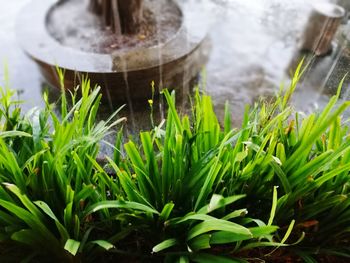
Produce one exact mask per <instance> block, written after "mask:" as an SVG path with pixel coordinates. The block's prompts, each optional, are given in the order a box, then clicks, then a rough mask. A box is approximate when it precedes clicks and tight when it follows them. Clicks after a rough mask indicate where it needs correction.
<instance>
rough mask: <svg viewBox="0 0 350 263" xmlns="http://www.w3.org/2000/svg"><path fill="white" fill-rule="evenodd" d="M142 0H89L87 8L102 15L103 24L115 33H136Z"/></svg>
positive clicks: (138, 27)
mask: <svg viewBox="0 0 350 263" xmlns="http://www.w3.org/2000/svg"><path fill="white" fill-rule="evenodd" d="M142 9H143V0H90V4H89V10H90V11H91V12H93V13H94V14H96V15H102V17H103V21H104V24H105V26H107V27H111V28H112V30H113V32H115V33H116V34H137V33H138V32H139V30H140V25H141V22H142V19H143V17H142V13H143V12H142V11H143V10H142Z"/></svg>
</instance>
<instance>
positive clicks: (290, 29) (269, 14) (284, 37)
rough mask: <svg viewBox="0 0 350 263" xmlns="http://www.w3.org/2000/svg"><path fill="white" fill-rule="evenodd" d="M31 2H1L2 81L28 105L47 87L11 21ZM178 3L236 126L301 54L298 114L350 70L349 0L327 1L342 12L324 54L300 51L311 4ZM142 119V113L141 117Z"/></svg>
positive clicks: (38, 102) (269, 0)
mask: <svg viewBox="0 0 350 263" xmlns="http://www.w3.org/2000/svg"><path fill="white" fill-rule="evenodd" d="M31 1H32V0H13V1H8V0H0V7H1V11H2V12H1V14H0V61H1V70H0V84H4V80H5V79H6V78H5V75H6V74H7V73H6V71H7V72H8V76H9V81H10V86H11V88H13V89H16V90H18V94H19V97H20V99H23V100H24V101H25V104H24V108H25V109H29V108H31V107H33V106H39V107H40V106H42V105H43V101H42V91H43V87H45V86H47V84H46V83H45V80H44V79H43V78H42V77H41V75H40V73H39V70H38V68H37V66H36V65H35V63H33V62H32V61H31V60H30V58H29V57H28V56H26V55H25V54H24V52H23V51H22V49H21V43H19V41H18V40H17V37H16V20H17V18H18V16H21V12H25V11H23V8H24V7H25V6H26V5H27V4H28V3H29V2H31ZM34 1H35V0H34ZM179 2H181V4H182V6H183V7H184V10H183V12H184V13H185V14H186V12H188V13H190V16H191V19H190V20H189V21H190V22H191V21H192V22H193V23H194V24H196V25H200V26H198V29H197V30H199V31H201V30H206V31H207V33H208V34H209V36H210V42H211V50H210V53H209V54H210V55H209V59H208V63H207V65H206V66H205V68H204V71H205V73H202V74H201V77H200V78H201V81H202V83H203V82H205V83H206V85H205V86H206V91H207V93H209V94H210V95H212V96H213V100H214V103H215V106H216V111H217V112H218V113H219V114H222V112H223V110H224V104H225V101H228V102H229V103H230V105H231V110H232V111H233V115H234V116H233V117H234V120H235V124H236V125H237V126H238V125H239V122H240V120H241V116H242V112H243V110H244V105H245V104H247V103H248V104H252V103H253V102H254V101H256V100H257V99H258V98H259V97H260V96H265V97H270V96H272V95H273V94H274V93H275V92H276V91H277V90H278V89H279V86H280V84H281V83H286V84H287V83H288V81H289V78H290V74H291V72H292V71H293V70H294V69H295V65H296V64H297V62H298V61H299V60H300V59H301V58H302V57H303V56H308V60H307V63H309V65H310V66H309V68H308V70H307V71H306V73H305V76H304V78H303V79H302V81H301V83H300V85H299V88H298V90H297V93H296V94H295V98H294V101H293V103H294V105H295V107H296V108H297V109H298V110H301V111H305V112H309V111H312V110H315V109H316V108H319V107H322V106H323V105H324V103H325V102H326V101H327V99H328V97H329V96H330V95H331V94H333V93H334V90H335V89H336V87H337V85H338V83H339V81H340V80H341V79H342V77H343V76H344V74H346V73H347V71H348V70H349V69H350V64H349V61H350V60H349V56H350V44H349V39H350V36H349V35H350V29H349V28H350V27H349V22H348V21H349V20H348V15H347V10H348V8H349V3H348V2H350V1H348V0H344V1H329V2H333V3H334V2H337V4H338V5H339V6H342V7H343V8H344V10H345V12H346V13H345V14H344V16H342V19H341V22H340V25H339V26H338V27H337V28H336V29H334V30H335V31H336V32H335V35H334V37H333V40H332V42H331V45H332V48H331V50H330V51H329V52H328V53H327V54H325V55H322V56H314V54H311V55H310V53H307V54H306V55H305V54H303V53H302V52H300V50H301V49H300V48H301V43H302V41H303V37H304V35H303V34H304V33H305V30H306V28H307V26H308V24H309V23H310V17H311V14H312V12H313V11H314V7H313V6H312V4H311V1H306V0H187V1H186V0H180V1H179ZM6 68H7V69H6ZM348 86H349V85H348V82H346V83H345V87H344V92H343V99H347V98H348V97H349V92H350V91H349V87H348ZM131 103H132V102H131ZM143 114H144V113H143ZM136 115H137V114H136ZM140 116H141V117H139V118H142V114H141V115H140ZM134 118H137V117H135V116H134Z"/></svg>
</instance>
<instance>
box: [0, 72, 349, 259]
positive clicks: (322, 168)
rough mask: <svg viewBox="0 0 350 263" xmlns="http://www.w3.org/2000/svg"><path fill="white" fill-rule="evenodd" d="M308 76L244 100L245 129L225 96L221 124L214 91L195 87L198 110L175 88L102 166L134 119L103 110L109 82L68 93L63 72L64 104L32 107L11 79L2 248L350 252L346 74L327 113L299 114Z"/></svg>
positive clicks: (0, 132) (141, 255)
mask: <svg viewBox="0 0 350 263" xmlns="http://www.w3.org/2000/svg"><path fill="white" fill-rule="evenodd" d="M301 74H302V66H301V65H300V66H299V68H298V70H297V71H296V74H295V76H294V78H293V80H292V83H291V86H290V87H289V88H288V89H287V90H283V89H281V91H280V93H279V94H278V95H277V96H276V98H275V101H272V102H266V101H261V102H259V103H257V104H256V105H255V106H254V107H253V108H252V109H250V108H249V107H247V110H246V112H245V115H244V118H243V123H242V127H241V128H239V129H233V128H232V124H231V118H230V116H231V112H230V110H229V107H228V106H226V111H225V116H224V120H223V123H222V124H220V122H219V120H218V118H217V116H216V114H215V112H214V109H213V105H212V102H211V98H210V97H209V96H207V95H203V94H200V92H199V91H196V93H195V94H194V97H193V102H192V113H191V115H190V116H187V115H180V114H179V113H178V111H177V110H176V107H175V94H174V93H172V94H170V93H169V92H168V91H166V90H165V91H164V92H163V93H164V97H165V99H166V101H167V104H168V112H167V118H166V120H163V121H162V122H161V123H160V124H159V125H158V126H155V127H154V128H153V129H152V130H150V131H143V132H140V133H139V138H137V139H136V140H132V139H129V140H127V141H125V138H124V136H123V131H122V129H119V131H118V132H117V135H116V143H115V147H114V148H115V153H114V156H113V157H111V156H110V157H106V159H107V165H106V166H103V165H102V164H101V163H100V162H99V161H98V158H97V156H98V153H99V145H100V143H103V142H104V137H105V136H106V135H107V134H109V133H112V132H114V129H115V127H116V126H117V125H118V124H119V123H120V122H122V121H123V120H124V119H119V120H116V121H115V120H114V119H115V116H116V114H117V112H116V113H115V114H113V115H112V116H111V117H110V118H109V119H108V120H106V121H100V122H97V121H96V115H97V111H98V107H99V103H100V99H101V95H99V88H97V89H94V90H91V89H90V83H89V81H87V80H84V81H83V83H82V85H81V88H80V89H79V90H78V89H77V90H75V91H74V93H73V94H71V95H70V98H69V99H68V97H67V96H66V92H65V90H64V89H63V73H62V72H59V76H60V79H61V83H62V98H61V103H60V107H59V108H60V110H59V114H58V113H56V112H55V109H56V108H57V107H55V105H50V104H49V103H48V102H47V101H48V99H47V96H46V95H45V96H44V98H45V101H46V102H47V105H46V108H45V109H43V110H38V109H33V110H32V111H30V112H28V113H27V114H25V115H22V114H21V111H20V107H19V105H18V102H16V101H12V97H13V95H14V94H13V92H12V91H10V90H9V89H8V88H5V89H2V90H1V92H2V93H1V101H0V123H1V127H0V183H1V185H0V247H1V248H2V249H1V250H2V252H0V257H1V259H2V260H5V261H6V262H11V261H14V262H16V261H19V259H25V260H27V261H32V260H34V261H39V262H44V261H50V262H51V261H53V260H56V261H59V262H66V261H67V262H86V261H94V260H98V259H101V257H102V259H104V260H105V261H108V260H111V261H112V260H115V259H118V260H119V261H122V260H125V261H126V262H129V261H130V260H131V259H140V260H143V261H157V260H164V261H165V262H190V261H193V262H247V261H249V259H248V258H249V256H250V255H253V257H258V258H259V257H260V258H263V259H266V260H267V261H273V256H274V254H275V253H276V250H278V249H280V250H281V248H282V247H283V249H284V250H283V251H287V252H284V253H287V254H288V253H294V254H295V253H297V254H298V255H299V256H300V257H302V258H303V259H304V260H305V261H307V262H314V260H315V259H314V258H313V256H317V255H320V254H321V255H322V254H331V255H337V256H342V257H349V255H350V252H349V249H348V248H347V247H348V246H347V245H348V240H349V227H350V222H349V221H350V208H349V206H350V201H349V171H350V165H349V160H350V147H349V146H350V138H349V136H348V126H347V125H346V121H344V120H342V117H341V116H342V113H343V112H344V111H345V110H346V109H347V108H348V107H349V106H350V103H349V102H344V103H339V96H340V89H341V86H342V83H341V84H340V86H339V90H338V93H337V94H336V95H335V96H334V97H332V98H331V99H330V101H329V104H328V105H327V106H326V107H325V108H324V109H323V110H322V111H321V112H315V113H313V114H310V115H308V116H306V115H304V114H302V113H299V112H295V111H294V110H293V108H292V107H291V106H289V100H290V98H291V96H292V94H293V92H294V90H295V88H296V86H297V83H298V80H299V79H300V76H301ZM78 91H81V94H79V95H80V97H81V98H80V99H78ZM69 101H71V104H72V105H71V106H68V104H69V103H68V102H69ZM150 105H152V104H151V103H150ZM152 122H153V120H152ZM111 169H112V170H113V171H114V173H110V171H111ZM248 211H249V217H248ZM286 242H288V243H289V244H288V245H287V244H286ZM290 243H293V244H290ZM257 248H258V249H257ZM288 251H289V252H288ZM282 253H283V252H282ZM18 257H19V258H18Z"/></svg>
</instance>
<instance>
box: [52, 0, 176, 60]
mask: <svg viewBox="0 0 350 263" xmlns="http://www.w3.org/2000/svg"><path fill="white" fill-rule="evenodd" d="M62 18H64V19H62ZM181 23H182V13H181V11H180V9H179V8H178V6H177V5H176V4H175V3H174V2H173V1H167V0H146V1H145V2H144V8H143V22H142V23H141V25H140V31H139V33H138V34H136V35H121V36H118V35H117V34H114V33H113V31H112V30H111V28H108V27H107V28H106V27H105V26H104V23H103V21H102V19H101V17H99V16H97V15H95V14H93V13H91V12H89V11H88V7H87V5H86V4H84V2H83V1H81V0H71V1H63V2H59V3H58V4H57V5H55V6H54V7H53V8H52V9H51V11H50V12H49V14H48V16H47V29H48V32H49V33H50V34H51V36H52V37H53V38H54V39H55V40H57V41H58V42H60V43H61V44H62V45H64V46H69V47H72V48H74V49H79V50H81V51H84V52H89V53H102V54H109V53H112V52H114V51H117V50H127V49H133V48H141V47H143V48H145V47H146V48H147V47H152V46H155V45H159V44H162V43H165V42H167V40H169V39H170V38H172V37H173V36H174V35H175V34H176V33H177V32H178V30H179V29H180V27H181Z"/></svg>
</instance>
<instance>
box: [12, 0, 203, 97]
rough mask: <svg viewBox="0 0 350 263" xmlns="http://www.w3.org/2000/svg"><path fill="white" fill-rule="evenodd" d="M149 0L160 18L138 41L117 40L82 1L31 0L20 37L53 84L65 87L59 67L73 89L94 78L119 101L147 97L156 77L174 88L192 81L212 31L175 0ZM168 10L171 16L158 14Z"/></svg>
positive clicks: (21, 20) (21, 19)
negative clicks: (193, 21) (198, 25)
mask: <svg viewBox="0 0 350 263" xmlns="http://www.w3.org/2000/svg"><path fill="white" fill-rule="evenodd" d="M146 2H147V4H148V5H149V8H148V11H147V12H155V14H154V19H153V22H152V23H150V24H151V25H150V27H149V28H147V27H146V28H145V29H144V31H141V32H140V34H138V35H135V36H134V37H135V38H136V39H137V41H134V40H133V39H131V37H130V36H125V37H123V38H122V39H121V38H119V39H113V35H112V33H111V31H109V29H108V28H107V29H103V28H102V26H101V25H100V24H99V23H98V21H97V20H96V17H94V15H93V14H91V13H89V12H87V11H86V10H85V6H84V5H83V6H82V2H81V1H80V0H71V1H57V0H35V1H33V2H31V3H30V4H29V5H28V6H27V7H25V9H24V10H23V12H22V13H21V15H20V16H19V19H18V23H17V33H18V38H19V41H20V43H21V45H22V46H23V48H24V50H25V52H26V53H27V54H28V55H29V56H30V57H31V58H32V59H33V60H34V61H35V62H36V63H37V64H38V65H39V68H40V70H41V72H42V75H43V76H44V77H45V79H46V80H47V82H48V83H49V84H51V85H52V86H55V87H59V78H58V76H57V72H56V67H57V66H58V67H60V68H62V69H64V70H65V87H66V88H67V89H72V88H74V87H75V86H76V85H78V84H79V83H80V82H81V80H82V79H83V77H84V76H88V77H89V78H90V80H91V83H92V84H93V85H95V84H96V85H97V84H98V85H101V86H102V90H103V92H104V93H106V94H107V95H108V96H109V98H112V99H113V100H118V101H126V100H130V99H131V100H144V99H145V98H150V97H151V96H152V89H151V85H150V83H151V82H152V81H154V82H155V83H156V86H157V87H158V86H159V87H160V88H169V89H181V87H183V86H184V85H187V84H188V83H190V82H191V81H192V80H193V79H194V78H196V77H197V75H198V73H199V72H200V71H201V69H202V67H203V66H204V65H205V63H206V61H207V59H208V53H209V49H210V48H209V40H208V38H207V36H206V33H205V32H200V34H198V30H195V28H191V26H190V25H191V23H189V21H188V20H187V19H188V18H187V17H186V15H184V14H183V13H182V11H181V6H179V5H177V4H175V3H174V2H173V1H169V0H148V1H146ZM152 5H153V7H152ZM78 6H80V8H78ZM162 8H166V9H167V10H165V11H164V10H162ZM169 8H170V10H169ZM80 12H81V13H80ZM162 13H163V14H165V17H164V15H163V17H157V14H162ZM84 14H85V16H84ZM174 14H175V15H176V17H172V18H171V15H172V16H174ZM148 15H149V16H151V14H148ZM167 15H168V16H169V17H167ZM60 19H61V20H62V21H61V20H60ZM169 19H170V20H169ZM72 21H75V22H72ZM96 21H97V22H96ZM167 21H171V23H169V22H167ZM152 25H153V27H152ZM96 32H99V33H98V34H97V33H96ZM152 32H153V33H152ZM147 34H149V35H147ZM79 43H81V44H79Z"/></svg>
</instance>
